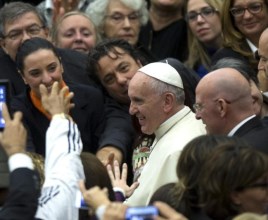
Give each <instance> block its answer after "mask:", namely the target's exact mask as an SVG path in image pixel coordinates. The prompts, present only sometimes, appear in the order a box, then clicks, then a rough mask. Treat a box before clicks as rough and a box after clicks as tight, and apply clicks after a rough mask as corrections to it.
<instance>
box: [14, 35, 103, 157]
mask: <svg viewBox="0 0 268 220" xmlns="http://www.w3.org/2000/svg"><path fill="white" fill-rule="evenodd" d="M16 65H17V68H18V70H19V73H20V75H21V76H22V78H23V79H24V82H25V83H26V84H27V89H26V90H25V92H24V93H23V94H21V95H19V96H16V97H14V98H13V99H12V101H11V109H12V111H21V112H23V119H24V121H23V122H24V125H25V127H26V128H28V131H27V133H28V137H29V138H28V141H27V150H30V151H35V152H37V153H39V154H41V155H43V156H45V153H46V152H45V142H46V140H45V133H46V130H47V128H48V126H49V122H50V119H51V115H50V114H49V113H48V112H47V111H46V110H45V109H44V108H43V105H42V103H41V99H42V96H41V93H40V90H39V89H40V85H44V86H45V87H46V88H47V89H48V90H49V91H50V90H51V88H52V85H53V83H54V82H58V84H59V87H60V88H63V87H64V86H66V84H65V82H64V81H63V79H62V74H63V72H64V69H63V67H62V63H61V59H60V56H59V54H58V50H57V49H56V48H55V47H54V45H53V44H52V43H51V42H49V41H48V40H45V39H42V38H31V39H28V40H26V41H24V42H23V43H22V44H21V46H20V47H19V48H18V53H17V56H16ZM68 87H69V91H70V92H73V93H74V94H75V96H74V97H73V98H72V100H71V101H72V104H75V107H74V108H72V109H71V110H70V112H69V113H70V115H71V117H72V118H73V120H74V121H75V122H76V123H77V125H78V128H79V130H80V133H81V139H82V142H83V146H84V151H89V152H91V153H96V151H97V149H98V146H99V145H98V141H99V137H100V134H101V132H102V130H103V123H104V120H103V111H104V105H103V103H104V100H103V96H102V95H101V92H100V91H99V90H97V89H95V88H93V87H91V86H82V85H80V84H74V83H68ZM67 93H68V92H67Z"/></svg>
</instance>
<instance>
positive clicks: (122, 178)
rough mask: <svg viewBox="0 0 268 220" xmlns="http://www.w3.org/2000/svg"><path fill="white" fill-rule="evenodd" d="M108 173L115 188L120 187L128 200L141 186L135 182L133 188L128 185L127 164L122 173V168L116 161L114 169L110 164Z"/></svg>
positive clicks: (124, 165)
mask: <svg viewBox="0 0 268 220" xmlns="http://www.w3.org/2000/svg"><path fill="white" fill-rule="evenodd" d="M107 171H108V174H109V177H110V179H111V182H112V185H113V187H119V188H121V189H122V190H123V191H124V192H125V196H126V198H128V197H130V196H131V195H132V193H133V192H134V190H135V189H136V188H137V187H138V186H139V183H138V182H134V183H133V184H132V185H131V186H128V185H127V164H126V163H124V164H123V166H122V173H121V172H120V166H119V163H118V161H117V160H115V161H114V165H113V168H112V166H111V165H110V164H109V165H108V166H107Z"/></svg>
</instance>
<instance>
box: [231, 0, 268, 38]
mask: <svg viewBox="0 0 268 220" xmlns="http://www.w3.org/2000/svg"><path fill="white" fill-rule="evenodd" d="M230 12H231V14H232V16H233V19H234V25H235V26H236V28H237V29H238V30H239V31H240V32H241V33H242V34H243V35H244V36H246V37H247V38H249V39H255V38H256V37H257V38H259V36H260V35H261V33H262V32H263V30H264V29H265V28H266V27H268V10H267V3H266V1H265V0H233V2H232V4H231V8H230Z"/></svg>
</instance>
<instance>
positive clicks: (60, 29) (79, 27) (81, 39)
mask: <svg viewBox="0 0 268 220" xmlns="http://www.w3.org/2000/svg"><path fill="white" fill-rule="evenodd" d="M55 29H57V30H55V33H54V35H55V36H54V37H55V39H53V40H54V41H55V44H56V46H58V47H60V48H68V49H73V50H77V51H79V52H83V53H88V52H89V51H90V50H91V49H92V48H93V47H94V46H95V45H96V42H97V33H96V30H95V27H94V25H93V23H92V22H91V21H90V19H89V18H88V17H87V16H86V15H83V14H79V13H74V12H70V13H69V15H67V14H66V16H65V17H64V18H62V19H61V20H60V22H59V23H58V24H57V27H56V28H55ZM52 37H53V36H52Z"/></svg>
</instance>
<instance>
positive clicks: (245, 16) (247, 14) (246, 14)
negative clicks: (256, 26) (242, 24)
mask: <svg viewBox="0 0 268 220" xmlns="http://www.w3.org/2000/svg"><path fill="white" fill-rule="evenodd" d="M250 17H252V14H251V13H250V12H249V10H248V9H246V10H245V13H244V18H250Z"/></svg>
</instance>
